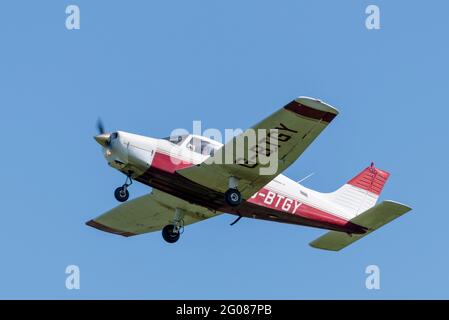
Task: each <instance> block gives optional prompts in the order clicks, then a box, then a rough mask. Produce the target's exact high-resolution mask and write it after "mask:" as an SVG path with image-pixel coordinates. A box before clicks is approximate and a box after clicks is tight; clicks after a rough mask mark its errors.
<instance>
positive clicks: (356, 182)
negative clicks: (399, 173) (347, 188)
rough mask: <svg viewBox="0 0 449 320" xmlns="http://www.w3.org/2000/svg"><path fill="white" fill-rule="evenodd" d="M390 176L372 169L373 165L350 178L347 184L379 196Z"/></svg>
mask: <svg viewBox="0 0 449 320" xmlns="http://www.w3.org/2000/svg"><path fill="white" fill-rule="evenodd" d="M389 176H390V174H389V173H388V172H386V171H383V170H380V169H377V168H375V167H374V163H372V164H371V166H369V167H368V168H366V169H365V170H363V171H362V172H360V173H359V174H358V175H357V176H355V177H354V178H352V179H351V180H350V181H349V182H348V184H350V185H353V186H354V187H357V188H360V189H363V190H367V191H369V192H372V193H374V194H377V195H380V193H381V192H382V189H383V187H384V186H385V183H386V182H387V180H388V177H389Z"/></svg>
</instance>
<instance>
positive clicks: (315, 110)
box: [284, 97, 338, 123]
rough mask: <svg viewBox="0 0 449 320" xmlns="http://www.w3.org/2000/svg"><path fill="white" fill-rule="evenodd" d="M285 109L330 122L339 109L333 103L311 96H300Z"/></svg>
mask: <svg viewBox="0 0 449 320" xmlns="http://www.w3.org/2000/svg"><path fill="white" fill-rule="evenodd" d="M284 109H286V110H289V111H291V112H294V113H296V114H297V115H299V116H302V117H306V118H308V119H312V120H315V121H317V120H318V121H323V122H326V123H330V122H331V121H332V120H333V119H334V118H335V117H336V116H337V115H338V110H337V109H335V108H334V107H332V106H331V105H329V104H326V103H324V102H322V101H321V100H318V99H314V98H309V97H299V98H297V99H295V100H293V101H291V102H290V103H289V104H287V105H286V106H285V107H284Z"/></svg>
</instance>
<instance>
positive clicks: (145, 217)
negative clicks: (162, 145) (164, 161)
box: [86, 189, 217, 237]
mask: <svg viewBox="0 0 449 320" xmlns="http://www.w3.org/2000/svg"><path fill="white" fill-rule="evenodd" d="M175 208H179V209H183V210H184V212H185V215H184V225H188V224H192V223H195V222H199V221H202V220H205V219H208V218H211V217H213V216H216V215H217V213H216V212H213V211H211V210H209V209H206V208H204V207H201V206H197V205H194V204H191V203H189V202H187V201H184V200H182V199H179V198H177V197H174V196H171V195H169V194H167V193H165V192H162V191H159V190H156V189H153V191H152V192H151V194H147V195H144V196H142V197H139V198H136V199H133V200H131V201H128V202H125V203H123V204H121V205H119V206H117V207H115V208H113V209H112V210H109V211H108V212H106V213H104V214H102V215H101V216H99V217H97V218H95V219H92V220H90V221H88V222H86V224H87V225H88V226H91V227H94V228H96V229H99V230H102V231H106V232H110V233H115V234H118V235H121V236H124V237H130V236H134V235H138V234H142V233H147V232H153V231H158V230H161V229H162V228H163V227H164V226H166V225H168V224H171V223H172V221H171V220H172V219H173V217H174V212H175Z"/></svg>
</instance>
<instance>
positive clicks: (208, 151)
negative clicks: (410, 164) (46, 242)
mask: <svg viewBox="0 0 449 320" xmlns="http://www.w3.org/2000/svg"><path fill="white" fill-rule="evenodd" d="M337 115H338V111H337V109H335V108H334V107H332V106H331V105H329V104H327V103H325V102H322V101H321V100H318V99H314V98H309V97H299V98H297V99H295V100H293V101H291V102H290V103H288V104H287V105H285V106H284V107H282V108H280V109H279V110H277V111H276V112H275V113H273V114H272V115H270V116H269V117H267V118H266V119H264V120H262V121H261V122H259V123H258V124H256V125H255V126H253V127H252V129H254V130H258V132H260V131H261V130H262V131H269V130H273V129H274V130H276V131H275V132H276V133H277V136H276V137H277V140H276V141H277V145H274V146H273V145H271V146H269V147H270V148H273V147H274V150H276V152H277V158H276V161H277V163H276V164H277V167H276V170H275V172H273V173H272V174H268V175H267V174H265V175H261V174H260V170H259V169H260V167H261V166H262V165H261V164H260V163H259V162H258V160H257V159H256V161H255V163H254V162H251V163H250V161H248V159H243V161H241V160H242V159H237V158H236V157H237V156H236V155H232V154H231V157H233V158H232V159H231V161H230V162H227V163H220V161H216V163H214V161H210V160H219V158H220V157H223V155H224V153H225V152H224V150H226V147H227V146H232V145H236V144H238V142H239V141H241V140H242V139H244V134H245V133H242V134H240V135H237V136H236V137H234V138H233V139H231V140H230V141H229V142H227V143H226V144H225V145H223V144H221V143H218V142H216V141H214V140H211V139H209V138H207V137H203V136H199V135H192V134H187V135H179V136H171V137H169V138H164V139H156V138H150V137H145V136H140V135H136V134H132V133H127V132H123V131H116V132H111V133H107V132H105V130H104V127H103V125H102V123H101V122H99V125H98V129H99V134H98V135H97V136H95V140H96V141H97V142H98V143H99V144H100V145H101V146H102V147H103V149H104V156H105V158H106V160H107V162H108V164H109V165H110V166H112V167H113V168H115V169H117V170H119V171H120V172H122V173H124V174H125V175H126V181H125V183H124V184H123V185H122V186H120V187H118V188H117V189H116V190H115V193H114V194H115V198H116V199H117V200H118V201H120V202H123V204H121V205H119V206H117V207H115V208H113V209H112V210H110V211H108V212H106V213H104V214H103V215H100V216H99V217H97V218H95V219H92V220H90V221H88V222H87V223H86V224H87V225H89V226H91V227H94V228H97V229H99V230H102V231H106V232H110V233H114V234H118V235H122V236H125V237H129V236H134V235H139V234H143V233H148V232H153V231H158V230H162V236H163V238H164V240H166V241H167V242H169V243H174V242H176V241H178V239H179V238H180V235H181V233H182V232H183V231H184V226H186V225H189V224H192V223H195V222H199V221H202V220H205V219H208V218H212V217H215V216H217V215H219V214H223V213H229V214H233V215H236V216H237V218H236V220H235V221H234V222H233V223H232V224H231V225H233V224H235V223H236V222H237V221H238V220H239V219H240V218H242V217H245V218H254V219H262V220H268V221H275V222H283V223H289V224H296V225H303V226H310V227H316V228H321V229H326V230H329V231H328V232H327V233H326V234H324V235H323V236H321V237H319V238H318V239H316V240H314V241H312V242H311V243H310V245H311V246H312V247H315V248H320V249H325V250H333V251H338V250H341V249H343V248H345V247H346V246H348V245H350V244H351V243H353V242H355V241H357V240H359V239H361V238H363V237H364V236H366V235H368V234H369V233H371V232H372V231H374V230H376V229H378V228H380V227H381V226H383V225H385V224H386V223H388V222H390V221H392V220H393V219H395V218H397V217H399V216H401V215H403V214H404V213H406V212H408V211H410V210H411V208H409V207H408V206H405V205H403V204H400V203H397V202H394V201H383V202H381V203H380V204H377V205H376V202H377V200H378V198H379V196H380V193H381V191H382V189H383V187H384V185H385V183H386V182H387V180H388V177H389V176H390V174H389V173H388V172H386V171H384V170H380V169H378V168H375V167H374V165H373V164H371V165H370V166H369V167H367V168H365V169H363V170H362V171H361V172H360V173H359V174H357V175H356V176H355V177H354V178H352V179H350V180H349V181H348V182H347V183H346V184H344V185H343V186H341V187H340V188H338V189H337V190H336V191H334V192H330V193H322V192H318V191H314V190H311V189H309V188H306V187H304V186H302V185H301V184H299V183H297V182H295V181H293V180H292V179H289V178H288V177H286V176H284V175H282V174H281V172H282V171H284V170H285V169H286V168H287V167H289V166H290V165H291V164H292V163H293V162H294V161H295V160H296V159H297V158H298V157H299V156H300V155H301V154H302V153H303V152H304V151H305V150H306V148H307V147H308V146H309V145H310V144H311V143H312V141H314V140H315V138H317V137H318V135H319V134H320V133H321V132H322V131H323V130H324V129H325V128H326V127H327V126H328V125H329V123H330V122H331V121H332V120H333V119H334V118H335V117H336V116H337ZM257 141H258V143H259V144H262V142H261V141H260V140H257ZM264 143H266V144H268V143H269V142H267V140H265V141H264ZM231 150H233V149H232V148H231ZM265 150H268V147H267V148H266V149H265ZM270 150H272V149H270ZM207 160H209V161H207ZM133 181H138V182H140V183H143V184H145V185H148V186H151V187H152V188H153V190H152V192H151V193H150V194H147V195H144V196H141V197H138V198H136V199H134V200H130V201H127V200H128V197H129V187H130V185H131V184H132V182H133ZM126 201H127V202H126Z"/></svg>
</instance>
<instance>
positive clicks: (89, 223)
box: [86, 220, 136, 237]
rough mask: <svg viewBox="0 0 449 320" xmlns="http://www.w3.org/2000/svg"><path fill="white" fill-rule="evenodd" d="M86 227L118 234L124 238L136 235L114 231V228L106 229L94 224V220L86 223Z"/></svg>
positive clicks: (96, 223) (103, 226) (101, 225)
mask: <svg viewBox="0 0 449 320" xmlns="http://www.w3.org/2000/svg"><path fill="white" fill-rule="evenodd" d="M86 225H88V226H89V227H92V228H95V229H98V230H101V231H105V232H109V233H114V234H118V235H120V236H124V237H131V236H135V235H136V234H134V233H132V232H126V231H121V230H117V229H114V228H110V227H107V226H105V225H104V224H101V223H99V222H96V221H94V220H89V221H87V222H86Z"/></svg>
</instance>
